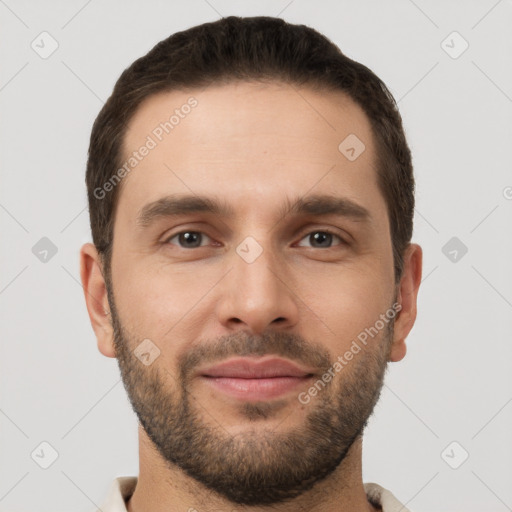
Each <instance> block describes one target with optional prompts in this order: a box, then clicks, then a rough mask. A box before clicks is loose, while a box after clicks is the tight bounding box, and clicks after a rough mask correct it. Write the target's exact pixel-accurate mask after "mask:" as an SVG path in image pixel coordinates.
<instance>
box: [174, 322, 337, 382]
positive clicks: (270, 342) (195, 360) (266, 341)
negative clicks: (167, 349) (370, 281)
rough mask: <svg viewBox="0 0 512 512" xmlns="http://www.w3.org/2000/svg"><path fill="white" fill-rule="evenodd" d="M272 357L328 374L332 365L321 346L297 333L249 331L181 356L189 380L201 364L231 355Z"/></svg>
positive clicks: (201, 345)
mask: <svg viewBox="0 0 512 512" xmlns="http://www.w3.org/2000/svg"><path fill="white" fill-rule="evenodd" d="M266 355H273V356H278V357H283V358H287V359H290V360H292V361H295V362H297V363H299V364H303V365H305V366H311V367H313V368H317V369H318V371H319V372H325V371H327V369H328V368H330V366H331V360H330V355H329V352H328V351H327V350H326V349H325V347H323V346H322V345H321V344H319V343H316V342H308V341H306V340H304V338H302V337H301V336H300V335H298V334H296V333H288V332H282V331H266V332H265V333H263V334H261V335H253V334H251V333H247V332H246V331H239V332H237V333H233V334H227V335H225V336H222V337H220V338H218V339H217V340H213V341H204V342H201V343H197V344H195V345H194V346H192V347H191V348H190V347H189V349H188V350H187V352H185V353H183V354H180V355H179V356H178V367H179V368H180V373H181V377H182V379H183V380H186V379H187V377H188V376H189V375H190V373H191V372H192V371H193V370H194V369H195V368H196V367H197V366H199V365H202V364H205V363H215V362H218V361H221V360H224V359H227V358H229V357H232V356H242V357H244V356H266Z"/></svg>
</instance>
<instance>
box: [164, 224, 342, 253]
mask: <svg viewBox="0 0 512 512" xmlns="http://www.w3.org/2000/svg"><path fill="white" fill-rule="evenodd" d="M184 233H196V234H201V235H206V233H204V232H203V231H195V230H193V229H185V230H183V231H179V232H178V233H174V234H173V235H171V236H170V237H167V238H166V239H165V240H164V241H163V243H164V244H169V243H170V240H172V239H173V238H176V237H177V236H179V235H182V234H184ZM313 233H327V234H329V235H332V236H334V237H336V238H338V239H339V240H340V243H339V244H338V245H340V246H343V245H348V243H347V242H346V241H345V240H344V239H343V238H342V237H341V236H340V235H339V234H338V233H335V232H334V231H333V230H331V229H314V230H313V231H308V232H306V233H304V234H303V236H302V237H301V239H300V240H303V239H304V238H306V237H307V236H310V235H312V234H313ZM206 236H207V237H208V238H211V237H209V236H208V235H206ZM171 245H174V244H171ZM177 247H178V248H180V249H184V250H191V249H200V248H202V247H205V246H203V245H201V246H199V247H180V246H179V245H178V246H177ZM333 247H337V246H333ZM333 247H324V248H323V247H320V248H318V247H311V249H324V250H325V249H332V248H333Z"/></svg>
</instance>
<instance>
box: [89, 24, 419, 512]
mask: <svg viewBox="0 0 512 512" xmlns="http://www.w3.org/2000/svg"><path fill="white" fill-rule="evenodd" d="M86 182H87V187H88V194H89V211H90V220H91V229H92V236H93V241H94V245H93V244H85V245H84V246H83V247H82V250H81V277H82V282H83V286H84V290H85V299H86V302H87V308H88V312H89V315H90V319H91V323H92V326H93V329H94V331H95V334H96V337H97V341H98V348H99V350H100V352H101V353H102V354H103V355H105V356H107V357H116V358H117V360H118V364H119V368H120V371H121V375H122V378H123V382H124V385H125V388H126V391H127V393H128V396H129V399H130V401H131V404H132V406H133V409H134V411H135V413H136V414H137V417H138V419H139V422H140V425H139V443H140V453H139V456H140V470H139V475H138V477H135V476H132V477H120V478H117V479H115V480H114V482H113V484H112V487H111V490H110V494H109V496H108V498H107V500H106V501H105V503H104V504H103V506H102V507H101V510H102V511H103V512H114V511H115V512H119V511H128V512H150V511H151V512H159V511H166V512H169V511H173V512H174V511H188V512H193V511H198V512H213V511H221V510H222V511H226V512H231V511H242V510H243V511H250V512H266V511H270V510H272V511H276V512H292V511H293V512H297V511H308V512H311V511H321V512H341V511H343V512H347V511H351V512H353V511H361V512H362V511H365V512H366V511H377V510H382V511H385V512H393V511H394V512H397V511H398V510H401V511H406V510H407V509H406V508H405V507H404V506H403V505H402V504H401V503H400V502H399V501H398V500H397V499H396V498H395V497H394V496H393V494H392V493H391V492H390V491H388V490H386V489H384V488H383V487H381V486H379V485H378V484H375V483H365V484H363V482H362V470H361V448H362V434H363V430H364V428H365V426H366V425H367V422H368V418H369V417H370V415H371V414H372V411H373V408H374V406H375V404H376V402H377V400H378V398H379V395H380V391H381V388H382V385H383V379H384V375H385V371H386V369H387V363H388V362H389V361H399V360H401V359H402V358H403V357H404V356H405V353H406V345H405V339H406V337H407V335H408V333H409V331H410V330H411V328H412V326H413V324H414V321H415V318H416V300H417V293H418V289H419V284H420V281H421V266H422V251H421V248H420V247H419V246H418V245H416V244H412V243H410V240H411V235H412V219H413V209H414V179H413V174H412V164H411V156H410V151H409V148H408V146H407V143H406V140H405V135H404V132H403V129H402V123H401V118H400V115H399V113H398V111H397V109H396V104H395V103H394V100H393V98H392V96H391V94H390V93H389V92H388V90H387V89H386V87H385V85H384V84H383V83H382V82H381V81H380V80H379V78H377V77H376V76H375V75H374V74H373V73H372V72H371V71H370V70H369V69H368V68H366V67H364V66H362V65H361V64H359V63H357V62H354V61H352V60H350V59H348V58H347V57H345V56H344V55H343V54H342V53H341V52H340V51H339V49H338V48H337V47H336V46H334V45H333V44H332V43H331V42H330V41H329V40H328V39H326V38H325V37H324V36H322V35H320V34H319V33H318V32H316V31H314V30H312V29H310V28H308V27H305V26H303V25H291V24H288V23H286V22H284V21H283V20H281V19H276V18H268V17H258V18H238V17H228V18H223V19H221V20H219V21H217V22H214V23H207V24H203V25H200V26H197V27H193V28H191V29H189V30H187V31H184V32H180V33H177V34H174V35H173V36H171V37H169V38H168V39H166V40H164V41H161V42H160V43H158V44H157V45H156V46H155V47H154V48H153V49H152V50H151V51H150V52H149V53H148V54H147V55H146V56H144V57H142V58H140V59H138V60H137V61H135V62H134V63H133V64H132V65H131V66H130V67H129V68H128V69H126V70H125V71H124V73H123V74H122V75H121V77H120V78H119V80H118V82H117V83H116V85H115V88H114V91H113V94H112V96H111V97H110V98H109V100H108V101H107V103H106V104H105V106H104V107H103V109H102V111H101V112H100V114H99V116H98V118H97V119H96V121H95V123H94V126H93V129H92V135H91V143H90V149H89V160H88V165H87V177H86Z"/></svg>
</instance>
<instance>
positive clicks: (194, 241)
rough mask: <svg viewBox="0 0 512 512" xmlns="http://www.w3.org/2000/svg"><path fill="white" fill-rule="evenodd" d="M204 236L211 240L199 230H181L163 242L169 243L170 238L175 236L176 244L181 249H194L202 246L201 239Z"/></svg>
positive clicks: (172, 238)
mask: <svg viewBox="0 0 512 512" xmlns="http://www.w3.org/2000/svg"><path fill="white" fill-rule="evenodd" d="M204 237H206V238H208V239H210V240H211V238H210V237H209V236H208V235H205V234H204V233H202V232H201V231H181V232H180V233H176V234H175V235H173V236H171V237H170V238H168V239H167V240H165V243H171V240H174V239H175V238H177V239H178V244H180V246H181V247H182V248H183V249H195V248H197V247H202V245H201V241H202V240H203V238H204Z"/></svg>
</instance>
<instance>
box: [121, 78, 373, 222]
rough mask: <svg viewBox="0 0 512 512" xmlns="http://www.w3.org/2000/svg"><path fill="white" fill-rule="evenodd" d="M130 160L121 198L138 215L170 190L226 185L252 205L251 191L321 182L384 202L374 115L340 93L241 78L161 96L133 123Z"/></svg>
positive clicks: (126, 152) (261, 194)
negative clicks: (371, 119)
mask: <svg viewBox="0 0 512 512" xmlns="http://www.w3.org/2000/svg"><path fill="white" fill-rule="evenodd" d="M145 147H146V148H150V149H144V148H145ZM347 150H348V153H347ZM135 153H138V155H137V157H135V156H133V155H134V154H135ZM142 153H144V156H141V154H142ZM354 153H355V156H356V158H354ZM359 153H360V154H359ZM358 155H359V156H358ZM129 162H131V163H132V164H133V165H131V166H130V167H131V170H130V172H128V173H126V176H125V177H124V178H123V186H122V190H123V192H122V194H121V197H120V200H119V203H118V204H119V208H129V209H130V211H131V213H130V216H135V215H136V213H137V212H138V211H139V210H140V208H141V207H142V206H144V203H147V202H149V201H155V200H158V199H159V198H160V197H161V196H162V195H164V193H166V192H167V193H173V192H188V193H198V194H199V193H200V194H204V193H210V194H216V195H219V194H222V192H223V190H225V191H227V192H229V194H230V195H231V197H232V199H233V201H235V200H236V199H237V198H238V199H239V200H240V206H241V207H244V208H249V206H250V204H248V203H247V201H246V200H247V199H249V196H248V192H250V197H251V198H252V199H253V200H254V201H257V200H259V199H263V198H265V199H268V200H271V199H272V197H271V196H272V195H276V197H277V195H279V194H282V193H286V192H289V194H287V195H289V196H300V195H304V194H305V193H306V192H307V191H308V190H310V189H313V188H314V189H315V190H314V191H315V192H326V191H328V192H333V191H336V190H339V193H340V195H345V196H352V197H354V198H356V197H359V199H364V198H366V199H365V201H366V202H367V203H374V204H378V203H379V201H380V203H381V206H382V198H381V197H379V196H380V194H379V191H378V188H377V185H376V171H375V146H374V140H373V135H372V130H371V125H370V122H369V120H368V118H367V116H366V115H365V113H364V112H363V110H362V109H361V108H360V107H359V106H358V105H357V104H355V103H354V102H353V101H352V100H351V99H350V98H348V97H347V96H346V95H345V94H343V93H340V92H330V91H329V92H328V91H315V90H313V89H311V88H308V87H298V86H291V85H288V84H282V83H270V84H260V83H248V82H234V83H231V84H227V85H222V86H214V87H207V88H205V89H192V90H188V91H182V90H179V91H171V92H164V93H158V94H155V95H152V96H150V97H149V98H147V99H146V100H145V101H144V102H143V103H142V104H141V105H140V106H139V108H138V110H137V111H136V112H135V114H134V116H133V117H132V119H131V120H130V123H129V125H128V127H127V131H126V134H125V137H124V144H123V163H129ZM363 202H364V201H363ZM123 205H124V206H123Z"/></svg>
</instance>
